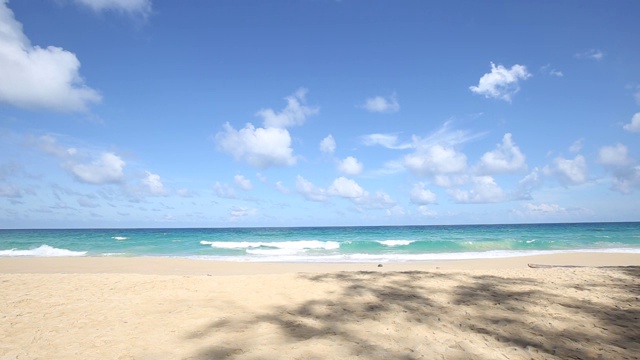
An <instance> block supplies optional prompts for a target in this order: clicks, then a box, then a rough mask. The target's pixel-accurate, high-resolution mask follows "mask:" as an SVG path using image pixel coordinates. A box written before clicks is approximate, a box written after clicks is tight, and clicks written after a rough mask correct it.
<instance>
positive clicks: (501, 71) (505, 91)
mask: <svg viewBox="0 0 640 360" xmlns="http://www.w3.org/2000/svg"><path fill="white" fill-rule="evenodd" d="M531 76H532V75H531V74H530V73H529V72H527V68H526V67H525V66H523V65H518V64H516V65H513V66H512V67H511V69H507V68H505V67H504V66H502V65H498V66H496V65H495V64H494V63H491V72H490V73H487V74H484V75H483V76H482V77H481V78H480V81H479V82H478V86H470V87H469V89H470V90H471V91H472V92H474V93H476V94H479V95H484V96H485V97H486V98H494V99H501V100H505V101H511V97H512V96H513V95H514V94H515V93H517V92H518V91H519V90H520V87H519V85H518V82H519V81H520V80H526V79H528V78H529V77H531Z"/></svg>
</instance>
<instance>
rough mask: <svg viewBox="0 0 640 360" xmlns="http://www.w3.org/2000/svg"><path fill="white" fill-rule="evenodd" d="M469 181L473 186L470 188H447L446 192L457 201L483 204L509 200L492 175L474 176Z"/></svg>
mask: <svg viewBox="0 0 640 360" xmlns="http://www.w3.org/2000/svg"><path fill="white" fill-rule="evenodd" d="M471 181H472V183H473V188H472V189H470V190H461V189H449V190H447V192H448V193H449V195H451V197H452V198H453V199H454V201H455V202H457V203H475V204H483V203H495V202H500V201H505V200H509V198H508V196H507V195H506V194H505V192H504V191H503V190H502V189H501V188H500V186H498V184H496V181H495V179H494V178H493V177H491V176H475V177H473V178H472V180H471Z"/></svg>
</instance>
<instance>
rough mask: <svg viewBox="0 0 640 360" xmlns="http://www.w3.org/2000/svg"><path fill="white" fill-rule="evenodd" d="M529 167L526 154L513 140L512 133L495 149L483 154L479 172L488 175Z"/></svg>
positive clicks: (505, 136)
mask: <svg viewBox="0 0 640 360" xmlns="http://www.w3.org/2000/svg"><path fill="white" fill-rule="evenodd" d="M526 169H527V164H526V163H525V156H524V155H523V154H522V152H521V151H520V148H518V146H516V144H515V143H514V142H513V139H512V136H511V134H510V133H506V134H505V135H504V137H503V138H502V143H501V144H498V146H497V147H496V149H495V150H493V151H489V152H487V153H485V154H484V155H482V158H481V159H480V165H479V169H478V171H479V173H480V174H486V175H494V174H505V173H515V172H519V171H523V170H526Z"/></svg>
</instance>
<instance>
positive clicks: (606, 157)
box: [598, 143, 633, 168]
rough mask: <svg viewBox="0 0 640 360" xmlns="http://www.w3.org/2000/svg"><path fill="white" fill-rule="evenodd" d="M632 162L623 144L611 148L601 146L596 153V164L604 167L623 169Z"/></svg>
mask: <svg viewBox="0 0 640 360" xmlns="http://www.w3.org/2000/svg"><path fill="white" fill-rule="evenodd" d="M632 162H633V160H632V159H631V158H630V157H629V154H628V149H627V147H626V146H624V145H623V144H619V143H618V144H616V145H613V146H603V147H601V148H600V150H599V151H598V163H600V164H601V165H603V166H605V167H613V168H618V167H624V166H627V165H629V164H631V163H632Z"/></svg>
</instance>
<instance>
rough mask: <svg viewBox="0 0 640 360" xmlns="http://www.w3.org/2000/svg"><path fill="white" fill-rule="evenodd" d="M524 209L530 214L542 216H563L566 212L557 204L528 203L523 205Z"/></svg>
mask: <svg viewBox="0 0 640 360" xmlns="http://www.w3.org/2000/svg"><path fill="white" fill-rule="evenodd" d="M524 206H525V208H526V209H527V210H528V211H529V212H531V213H542V214H563V213H566V212H567V210H566V209H565V208H563V207H561V206H560V205H557V204H538V205H536V204H532V203H528V204H525V205H524Z"/></svg>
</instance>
